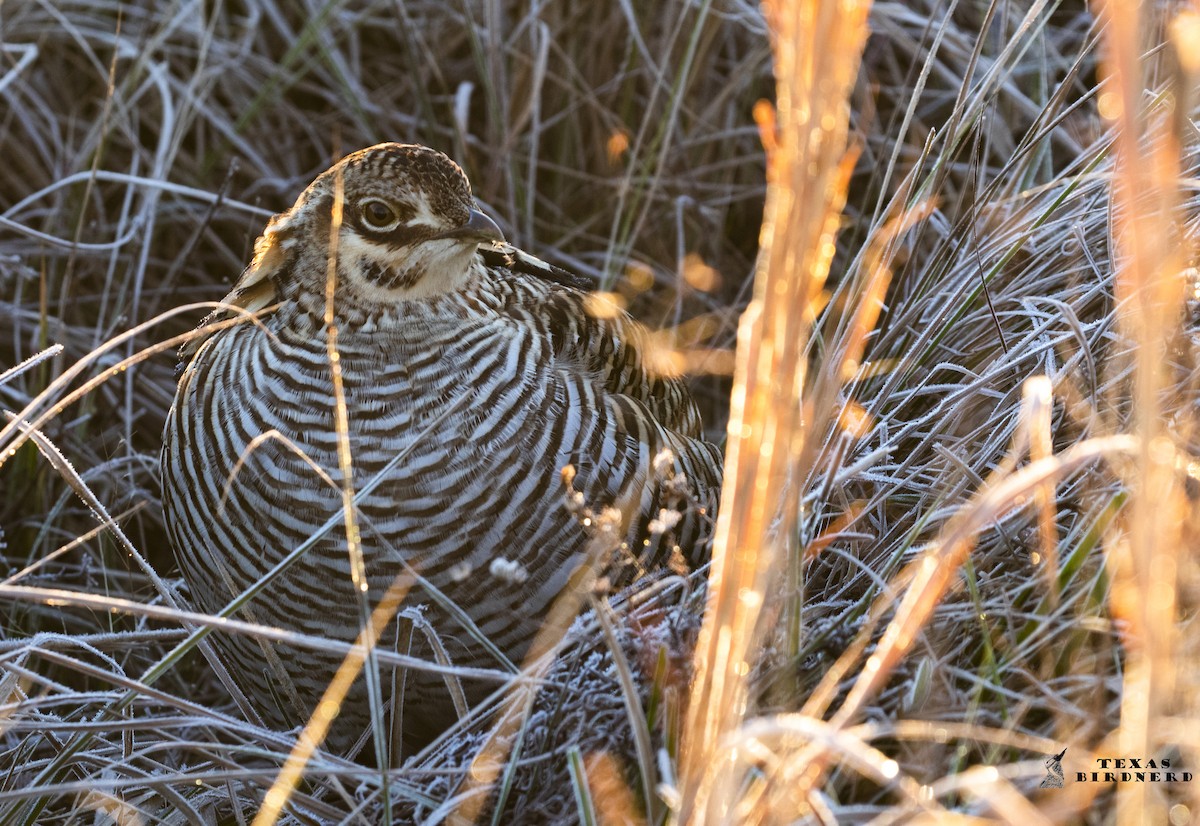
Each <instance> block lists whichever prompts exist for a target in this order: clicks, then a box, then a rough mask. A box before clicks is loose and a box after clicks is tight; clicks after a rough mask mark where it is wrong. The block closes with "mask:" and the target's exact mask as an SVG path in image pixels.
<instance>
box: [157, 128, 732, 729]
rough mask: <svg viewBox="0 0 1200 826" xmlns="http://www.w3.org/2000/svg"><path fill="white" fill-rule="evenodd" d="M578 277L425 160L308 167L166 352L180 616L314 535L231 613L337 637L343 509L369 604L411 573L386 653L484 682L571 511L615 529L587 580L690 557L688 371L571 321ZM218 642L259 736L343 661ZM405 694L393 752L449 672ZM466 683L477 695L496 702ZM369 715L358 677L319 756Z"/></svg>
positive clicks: (541, 582) (411, 681)
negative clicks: (186, 592) (301, 185)
mask: <svg viewBox="0 0 1200 826" xmlns="http://www.w3.org/2000/svg"><path fill="white" fill-rule="evenodd" d="M583 287H584V284H583V283H582V282H581V280H580V279H579V278H578V277H577V276H574V275H572V274H570V273H567V272H565V271H563V270H561V269H559V268H557V267H554V266H551V265H549V264H547V263H545V262H543V261H540V260H538V259H536V258H534V257H532V256H530V255H527V254H525V253H523V252H521V251H519V250H516V249H514V248H513V247H511V246H508V245H506V244H504V243H503V236H502V234H501V232H500V229H499V228H498V227H497V226H496V224H495V223H494V222H493V221H492V220H491V219H489V218H488V217H487V216H485V215H484V214H483V213H482V212H480V211H479V210H478V208H477V206H476V204H475V203H474V200H473V198H472V196H471V190H470V184H469V183H468V181H467V178H466V176H465V175H464V174H463V172H462V170H461V169H460V168H459V167H458V166H457V165H456V164H455V163H454V162H453V161H451V160H450V159H449V158H447V157H446V156H445V155H442V154H441V153H439V152H436V151H434V150H432V149H428V148H425V147H421V146H415V145H403V144H395V143H388V144H381V145H379V146H375V147H372V148H369V149H365V150H362V151H360V152H356V153H354V154H352V155H350V156H348V157H346V158H344V159H343V160H342V161H340V162H339V163H337V164H336V165H335V166H333V167H332V168H331V169H330V170H328V171H327V172H325V173H324V174H322V175H321V176H320V177H318V178H317V179H316V180H315V181H314V182H313V183H312V184H311V185H310V186H309V187H308V189H306V190H305V191H304V192H303V193H302V194H301V195H300V197H299V199H298V200H297V201H296V203H295V205H294V206H293V207H292V208H291V209H290V210H289V211H287V212H285V213H283V214H281V215H278V216H276V217H275V218H273V219H272V220H271V221H270V223H269V224H268V225H267V228H266V230H265V232H264V233H263V235H262V237H261V238H260V239H259V240H258V243H257V244H256V246H255V255H254V260H253V262H252V263H251V264H250V266H249V267H248V268H247V269H246V271H245V273H244V274H243V275H242V277H241V279H240V280H239V281H238V283H237V284H236V285H235V287H234V289H233V291H232V292H230V293H229V295H228V296H227V297H226V299H225V302H224V303H225V305H227V306H226V307H223V308H222V309H220V310H218V311H217V312H215V313H214V314H213V315H212V316H210V317H209V318H208V319H206V321H205V323H204V324H203V325H202V326H201V328H200V330H199V331H198V333H197V337H196V339H195V340H194V341H192V342H191V343H190V344H189V345H188V346H187V347H186V348H185V351H184V359H185V360H186V361H187V365H186V369H185V370H184V372H183V374H182V376H181V378H180V381H179V388H178V391H177V393H176V397H175V404H174V406H173V407H172V409H171V411H170V414H169V415H168V419H167V424H166V429H165V433H164V446H163V454H162V474H163V503H164V507H165V510H166V517H167V525H168V527H169V530H170V536H171V540H172V543H173V545H174V548H175V551H176V555H177V557H178V560H179V563H180V567H181V569H182V572H183V575H184V578H185V580H186V581H187V584H188V586H189V589H190V592H191V595H192V599H193V600H194V602H195V603H197V604H198V606H199V607H201V608H202V609H203V610H205V611H208V612H211V613H216V612H218V611H220V610H221V609H222V608H224V607H225V606H226V605H227V604H228V603H230V601H232V600H233V599H234V598H235V597H237V596H238V595H239V594H241V593H242V592H243V591H245V590H246V589H247V588H248V587H250V586H251V585H253V584H254V583H256V582H257V581H259V580H261V579H262V578H263V577H264V575H265V574H267V573H268V571H270V570H271V569H272V567H273V566H275V565H276V564H277V563H279V562H280V561H281V560H283V559H284V558H285V557H287V556H288V555H289V554H291V553H292V552H293V551H294V550H295V549H297V548H299V547H301V546H303V545H305V543H306V542H307V543H308V547H307V548H306V549H305V550H304V551H303V553H301V554H300V556H299V557H298V559H297V560H296V561H295V562H294V564H292V565H291V566H290V567H289V568H287V569H286V570H285V571H284V572H283V573H281V574H279V575H277V576H275V577H274V578H272V579H270V581H269V583H268V584H267V585H266V587H265V588H264V589H262V591H261V592H260V593H258V594H257V595H256V596H254V598H253V599H252V600H250V602H249V603H248V604H247V605H246V606H245V607H244V608H242V609H240V611H239V613H238V614H237V616H239V617H242V618H246V619H249V620H252V621H254V622H257V623H261V624H265V625H269V626H277V627H281V628H285V629H291V630H296V631H301V632H304V633H307V634H311V635H320V636H323V637H329V638H333V639H337V640H342V641H352V640H353V639H354V638H355V636H356V634H357V633H358V631H359V630H360V624H361V613H360V608H359V605H360V599H361V598H360V591H359V590H357V589H356V585H355V582H354V572H353V571H352V565H351V553H350V543H348V542H347V527H346V522H345V520H343V519H341V518H340V517H338V514H339V513H342V512H343V506H344V505H345V504H346V503H347V502H348V501H351V499H352V501H353V508H354V511H353V512H354V514H355V518H354V520H353V521H352V523H351V524H353V525H354V526H355V528H356V529H357V534H358V536H357V539H358V542H359V543H360V545H359V547H360V548H361V559H362V562H363V569H364V571H365V582H361V583H360V584H361V586H362V590H363V591H365V592H366V593H367V595H368V598H369V600H370V603H371V604H372V605H374V604H375V603H377V602H378V601H379V599H380V597H381V595H382V594H383V593H384V592H385V591H386V589H387V588H388V587H389V586H391V585H392V584H393V583H394V582H395V581H396V579H397V576H398V575H402V574H404V573H405V572H407V573H408V575H409V576H410V577H412V575H413V574H415V575H417V576H416V577H415V579H414V580H413V581H414V582H415V584H413V585H412V587H411V590H410V591H409V593H408V595H407V598H406V600H405V602H404V607H405V608H413V607H415V606H422V607H421V608H420V609H418V610H419V612H420V613H419V615H418V620H417V624H418V625H421V626H424V631H422V630H420V629H418V631H416V632H412V628H411V626H406V627H407V628H408V631H409V632H410V633H408V634H400V633H398V632H397V631H396V629H395V628H390V629H389V630H387V631H385V633H384V634H383V636H382V638H381V643H380V644H381V645H387V646H389V647H390V646H394V645H396V644H397V640H398V639H401V638H404V639H410V640H411V647H405V648H404V651H405V653H413V654H415V655H417V656H419V657H422V658H424V659H427V660H430V661H433V660H434V656H433V653H432V649H431V643H430V640H431V639H433V640H435V643H436V642H440V646H441V647H442V648H443V649H444V652H439V656H442V659H443V660H444V659H445V656H446V655H448V658H449V660H450V662H451V663H452V664H453V665H455V666H466V667H479V668H499V664H498V663H497V662H496V658H495V654H494V653H489V651H488V647H487V646H486V645H483V644H481V642H480V635H482V636H483V637H486V638H487V640H490V641H491V643H493V644H494V646H495V647H496V648H497V649H498V650H499V652H502V653H503V654H504V655H505V656H506V657H507V658H508V659H509V660H511V661H512V662H516V663H518V664H519V663H520V659H521V657H522V655H523V654H524V653H525V651H526V649H527V648H528V646H529V643H530V641H531V639H532V636H533V635H534V634H535V632H536V631H537V629H538V628H539V625H540V623H541V622H542V620H543V619H544V617H545V615H546V613H547V610H548V608H549V606H550V605H551V604H552V603H553V602H554V600H555V599H556V598H557V597H558V596H559V594H560V592H561V591H562V590H563V589H564V587H566V586H567V584H568V579H569V578H570V577H571V575H572V573H573V572H574V571H575V570H576V569H577V568H578V567H579V566H580V565H581V564H584V563H585V559H586V556H587V554H586V549H587V548H588V542H589V528H588V527H586V525H585V524H584V523H586V521H587V520H585V519H582V518H579V504H580V502H582V503H583V505H585V506H587V507H588V508H591V509H593V510H594V511H599V510H600V509H601V508H605V507H607V508H610V510H609V511H608V512H609V513H614V512H616V513H623V514H625V517H624V520H623V521H622V527H621V529H620V530H621V531H622V535H621V536H622V538H623V539H624V540H625V544H624V545H623V546H622V547H621V548H620V549H618V551H617V552H615V553H613V554H612V555H611V557H609V558H608V559H607V560H605V562H604V567H603V570H602V571H600V573H601V574H603V576H604V577H605V578H606V579H607V581H609V582H611V583H612V584H613V585H614V586H615V585H619V584H620V583H621V582H623V581H629V580H630V579H632V578H634V577H636V576H638V575H640V574H642V573H644V572H645V571H648V570H653V569H655V568H661V567H663V566H664V565H666V564H668V558H669V557H670V556H671V555H672V554H674V561H675V562H676V563H679V562H680V561H681V557H682V558H683V559H684V560H686V561H687V562H688V563H691V564H695V563H697V562H700V561H701V558H702V556H703V554H704V553H706V552H707V548H706V542H707V538H708V535H709V533H710V529H711V522H712V518H713V512H712V507H713V505H714V503H715V494H716V491H717V489H718V488H719V486H720V474H721V461H720V454H719V453H718V451H717V449H716V448H715V447H714V446H713V445H711V444H709V443H707V442H705V441H704V440H703V439H702V436H701V430H700V419H699V415H698V413H697V408H696V405H695V403H694V402H693V400H692V398H691V396H690V394H689V392H688V390H687V389H686V387H685V386H684V384H683V383H682V381H680V380H679V379H678V378H675V377H671V376H665V375H660V374H659V373H658V372H657V371H656V370H654V369H652V357H651V355H652V354H651V353H650V351H649V347H648V343H649V336H648V334H647V333H646V332H645V331H644V330H642V329H641V328H639V327H638V325H637V324H635V323H634V322H633V321H632V320H631V319H630V318H628V317H627V316H625V315H624V314H616V315H611V314H608V313H600V314H598V315H597V314H593V313H589V312H588V308H589V306H592V305H590V304H589V300H588V294H587V292H586V291H585V290H584V289H583ZM331 338H332V342H331ZM334 354H336V355H334ZM568 465H570V466H571V467H572V468H573V470H574V477H573V481H572V490H573V491H575V492H577V493H578V494H581V495H582V498H580V497H579V496H578V495H575V496H572V497H569V496H568V487H567V486H565V485H564V482H563V474H562V471H563V468H564V467H566V466H568ZM347 482H348V484H347ZM572 503H573V504H574V507H572V506H571V505H572ZM664 509H665V510H666V512H667V513H666V514H665V518H664V514H663V513H662V511H663V510H664ZM331 518H332V520H333V521H332V525H333V527H332V528H329V529H328V530H327V531H326V532H325V533H324V534H323V535H321V536H320V538H319V539H317V540H316V541H315V542H310V541H309V540H310V538H311V537H313V536H314V535H315V534H318V533H319V532H320V531H321V529H322V527H323V526H326V527H327V528H328V526H329V523H330V520H331ZM352 533H353V531H352ZM677 549H681V550H677ZM452 606H457V608H458V609H460V610H459V611H455V610H448V609H450V608H451V607H452ZM409 614H410V616H411V615H412V612H409ZM471 624H473V625H474V626H475V628H474V629H469V626H470V625H471ZM213 639H214V641H215V643H216V649H217V651H218V652H219V654H220V655H221V659H222V660H223V661H224V662H225V665H226V666H227V667H228V670H229V671H230V673H231V674H232V675H233V677H234V679H235V681H236V682H237V683H239V684H240V687H241V688H242V690H243V691H244V692H245V694H246V695H247V697H248V698H249V699H250V700H251V702H252V703H253V704H254V705H255V707H256V709H257V711H258V713H259V714H260V715H261V716H262V718H263V719H264V720H265V721H266V722H267V723H269V724H270V725H273V726H278V727H291V726H295V725H298V724H302V723H304V722H305V721H306V720H307V719H308V716H309V714H310V713H311V712H312V710H313V708H314V706H315V704H316V703H317V701H318V700H319V698H320V697H321V693H322V691H323V690H324V689H325V687H326V685H327V683H328V682H329V680H330V679H331V677H332V675H333V673H334V671H335V670H336V668H337V666H338V665H339V663H340V661H341V658H340V657H339V656H338V655H336V654H334V653H326V652H320V651H315V650H313V649H312V648H306V647H299V646H297V647H292V646H290V645H283V644H276V643H271V642H267V641H264V640H260V639H256V638H252V637H248V636H244V635H243V636H238V635H233V634H222V633H217V634H214V635H213ZM434 647H436V645H435V646H434ZM406 679H407V680H408V683H407V688H406V689H405V693H404V695H403V696H404V697H405V700H404V709H403V719H404V721H405V722H404V730H405V734H404V736H405V738H406V739H407V740H410V741H414V742H420V741H425V740H427V739H429V738H430V737H432V736H434V735H436V734H437V733H438V732H440V731H441V730H443V729H444V728H446V727H447V726H448V725H450V724H451V723H452V722H453V721H454V719H455V705H454V703H453V702H452V700H451V695H450V691H449V690H448V686H447V682H446V679H445V677H444V676H443V675H439V674H430V673H423V674H422V673H416V672H415V671H409V672H408V674H407V677H406ZM462 685H464V686H465V688H466V695H467V697H468V698H469V699H471V700H474V699H476V698H479V697H480V696H482V695H483V694H484V693H486V692H488V691H490V690H492V689H494V688H496V685H495V684H487V683H482V682H481V683H478V684H476V683H472V682H471V681H466V682H464V683H462ZM390 696H394V695H390ZM368 720H369V716H368V701H367V694H366V691H365V689H364V688H363V678H362V677H361V676H360V677H359V680H358V683H357V684H356V687H355V689H354V690H353V691H352V692H351V694H350V695H349V697H348V698H347V700H346V702H345V703H344V704H343V706H342V710H341V715H340V717H339V718H338V721H337V724H336V725H335V727H334V729H333V733H332V734H331V738H330V746H331V747H332V748H335V749H346V748H348V747H350V745H351V744H353V743H355V742H359V741H360V736H361V734H362V732H364V731H365V730H366V728H367V725H368Z"/></svg>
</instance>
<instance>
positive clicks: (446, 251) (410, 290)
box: [338, 219, 478, 304]
mask: <svg viewBox="0 0 1200 826" xmlns="http://www.w3.org/2000/svg"><path fill="white" fill-rule="evenodd" d="M415 222H416V219H414V220H412V221H409V222H408V223H409V225H410V226H411V225H412V224H413V223H415ZM439 223H440V222H439ZM477 247H478V243H477V242H470V243H464V242H463V241H461V240H456V239H452V238H444V239H440V240H436V241H419V242H417V243H415V244H412V245H409V246H405V247H401V248H399V249H392V248H391V247H389V246H387V245H386V244H379V243H376V242H374V241H371V240H368V239H366V238H363V237H362V235H360V234H359V233H358V232H357V231H356V230H355V229H354V228H353V227H348V226H344V227H342V231H341V234H340V236H339V238H338V277H339V278H341V279H343V280H344V281H345V282H347V283H348V284H350V285H352V286H353V289H354V292H355V293H356V294H357V295H358V296H360V297H362V298H364V299H366V300H368V301H371V302H374V303H377V304H394V303H396V302H399V301H409V300H413V299H421V298H432V297H434V296H437V295H443V294H445V293H449V292H454V291H455V290H458V289H459V288H461V287H462V286H463V285H464V284H465V283H466V282H467V279H468V278H469V276H470V269H471V262H472V259H473V258H474V257H475V250H476V249H477ZM391 285H397V286H391Z"/></svg>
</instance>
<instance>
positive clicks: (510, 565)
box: [488, 557, 529, 585]
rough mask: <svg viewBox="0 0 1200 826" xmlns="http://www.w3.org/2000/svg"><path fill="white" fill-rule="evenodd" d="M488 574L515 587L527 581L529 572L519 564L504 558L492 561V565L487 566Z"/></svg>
mask: <svg viewBox="0 0 1200 826" xmlns="http://www.w3.org/2000/svg"><path fill="white" fill-rule="evenodd" d="M488 572H489V573H490V574H491V575H492V576H494V577H496V579H502V580H504V581H505V582H511V583H513V584H515V585H520V584H521V583H522V582H525V581H526V580H527V579H529V572H528V571H526V570H525V566H524V565H522V564H521V563H520V562H517V561H515V560H512V559H505V558H504V557H496V558H495V559H493V560H492V564H491V565H489V566H488Z"/></svg>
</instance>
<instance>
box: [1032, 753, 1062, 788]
mask: <svg viewBox="0 0 1200 826" xmlns="http://www.w3.org/2000/svg"><path fill="white" fill-rule="evenodd" d="M1066 753H1067V750H1066V749H1063V750H1062V751H1060V752H1059V753H1058V754H1053V755H1051V756H1049V757H1047V758H1046V761H1045V762H1046V776H1045V777H1044V778H1043V779H1042V784H1041V785H1040V786H1038V788H1039V789H1061V788H1062V787H1063V768H1062V759H1063V755H1064V754H1066Z"/></svg>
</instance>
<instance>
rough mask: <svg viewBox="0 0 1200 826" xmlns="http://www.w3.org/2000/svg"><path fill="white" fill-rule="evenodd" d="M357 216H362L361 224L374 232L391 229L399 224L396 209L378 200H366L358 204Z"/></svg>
mask: <svg viewBox="0 0 1200 826" xmlns="http://www.w3.org/2000/svg"><path fill="white" fill-rule="evenodd" d="M358 214H359V215H360V216H362V220H363V223H364V224H366V225H367V227H369V228H370V229H374V230H387V229H393V228H394V227H395V226H396V225H397V224H399V223H400V215H399V213H398V212H397V211H396V208H395V207H394V206H392V205H391V204H389V203H388V202H387V201H381V200H379V199H378V198H368V199H367V200H365V201H362V202H361V203H359V205H358Z"/></svg>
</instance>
